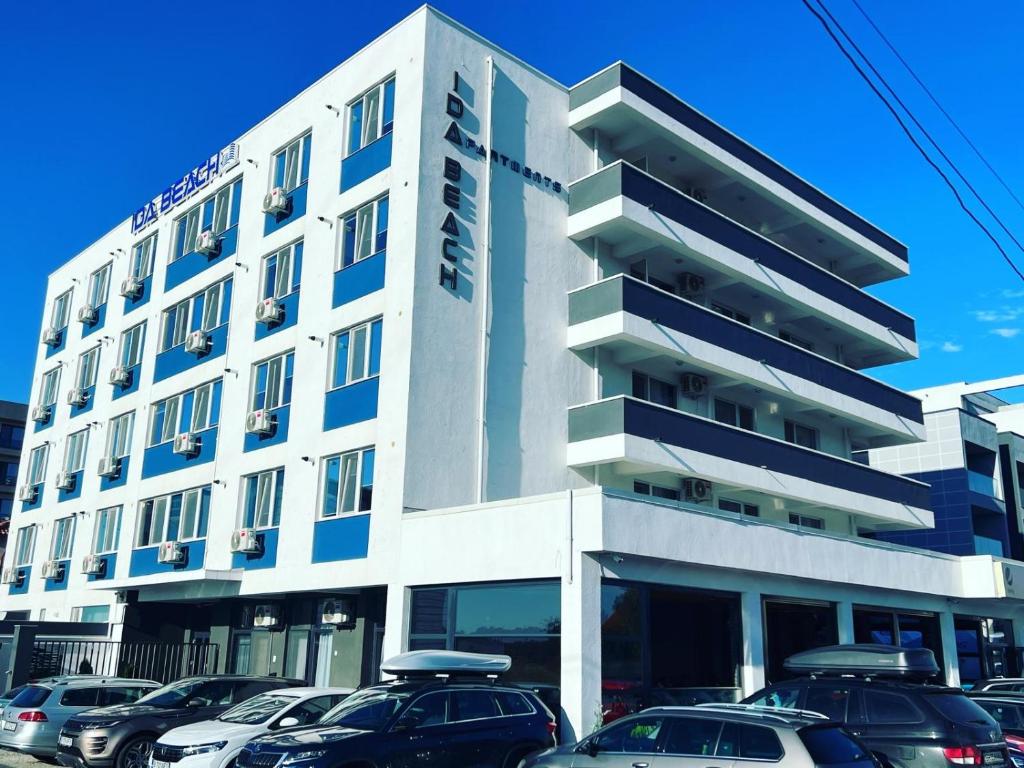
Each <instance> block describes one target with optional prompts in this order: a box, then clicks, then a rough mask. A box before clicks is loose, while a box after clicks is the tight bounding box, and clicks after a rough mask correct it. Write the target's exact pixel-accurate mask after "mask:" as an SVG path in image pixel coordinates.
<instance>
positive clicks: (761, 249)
mask: <svg viewBox="0 0 1024 768" xmlns="http://www.w3.org/2000/svg"><path fill="white" fill-rule="evenodd" d="M619 196H622V197H626V198H629V199H630V200H632V201H634V202H636V203H639V204H640V205H642V206H644V207H646V208H652V209H653V210H654V211H656V212H657V214H658V215H659V216H667V217H668V218H670V219H672V220H673V221H675V222H677V223H678V224H680V225H681V226H684V227H686V228H688V229H691V230H693V231H694V232H697V233H698V234H700V235H703V236H704V237H706V238H708V239H710V240H712V241H714V242H716V243H719V244H720V245H723V246H725V247H726V248H729V249H730V250H732V251H735V252H736V253H739V254H742V255H743V256H746V257H748V258H750V259H752V260H754V261H756V262H758V263H759V264H760V265H761V266H762V267H764V268H767V269H770V270H773V271H774V272H777V273H778V274H780V275H784V276H785V277H788V278H789V279H790V280H793V281H794V282H797V283H799V284H800V285H803V286H805V287H806V288H809V289H810V290H812V291H814V292H815V293H818V294H820V295H821V296H824V297H826V298H828V299H830V300H832V301H833V302H835V303H836V304H839V305H841V306H844V307H847V308H849V309H851V310H853V311H854V312H856V313H858V314H860V315H861V316H863V317H865V318H867V319H868V320H871V321H873V322H875V323H878V324H879V325H881V326H883V327H884V328H888V329H890V330H892V331H893V332H895V333H897V334H899V335H900V336H903V337H904V338H906V339H910V340H914V338H915V332H914V321H913V319H912V318H911V317H909V316H908V315H905V314H903V313H902V312H900V311H899V310H897V309H894V308H893V307H890V306H889V305H888V304H886V303H885V302H883V301H879V300H878V299H876V298H875V297H874V296H871V295H870V294H868V293H865V292H864V291H862V290H861V289H860V288H858V287H856V286H855V285H853V284H851V283H848V282H846V281H845V280H843V279H842V278H841V277H838V276H836V275H834V274H832V273H831V272H828V271H827V270H824V269H822V268H821V267H819V266H817V265H816V264H812V263H811V262H809V261H807V260H806V259H804V258H802V257H801V256H798V255H797V254H795V253H793V252H792V251H789V250H787V249H785V248H783V247H782V246H781V245H778V244H776V243H774V242H772V241H771V240H769V239H768V238H766V237H763V236H761V235H759V234H758V233H756V232H754V231H753V230H751V229H748V228H747V227H744V226H743V225H742V224H738V223H737V222H735V221H733V220H732V219H729V218H728V217H726V216H723V215H722V214H720V213H718V212H717V211H715V210H713V209H711V208H708V207H707V206H706V205H703V204H702V203H699V202H697V201H696V200H694V199H693V198H691V197H688V196H687V195H684V194H683V193H682V192H680V191H678V190H676V189H674V188H673V187H670V186H669V185H668V184H665V183H664V182H662V181H659V180H658V179H656V178H654V177H653V176H650V175H649V174H646V173H644V172H643V171H641V170H640V169H638V168H635V167H633V166H632V165H629V164H628V163H623V162H616V163H613V164H612V165H609V166H607V167H605V168H602V169H601V170H600V171H598V172H596V173H593V174H591V175H590V176H587V177H585V178H582V179H580V180H579V181H576V182H574V183H573V184H572V185H571V186H570V187H569V214H570V215H572V214H574V213H580V212H581V211H585V210H587V209H589V208H592V207H593V206H595V205H597V204H598V203H602V202H605V201H606V200H611V199H614V198H616V197H619Z"/></svg>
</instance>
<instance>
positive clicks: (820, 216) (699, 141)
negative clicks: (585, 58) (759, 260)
mask: <svg viewBox="0 0 1024 768" xmlns="http://www.w3.org/2000/svg"><path fill="white" fill-rule="evenodd" d="M569 107H570V110H571V111H570V114H569V123H570V126H571V127H572V128H573V129H574V130H575V131H577V132H578V133H579V134H580V135H581V136H583V137H584V138H585V139H588V140H591V141H593V142H594V143H595V145H596V146H595V149H597V150H599V151H600V152H601V154H602V156H604V157H606V158H609V157H611V158H615V157H621V158H624V159H634V158H639V157H642V158H643V159H644V161H645V162H646V163H647V165H648V167H649V169H650V171H651V172H652V173H654V174H655V175H656V176H659V177H660V178H667V177H669V176H671V177H674V178H677V179H679V180H680V181H683V182H685V183H687V185H688V186H695V187H700V188H703V189H705V190H708V191H709V194H710V200H711V204H712V205H713V206H714V207H716V208H718V209H719V210H722V211H723V212H724V213H726V214H727V215H729V216H730V218H735V219H737V220H740V221H744V223H747V224H748V226H751V228H753V229H758V230H759V231H769V232H771V233H772V237H776V238H778V239H779V240H780V241H783V242H785V243H786V245H787V247H789V248H791V249H792V250H794V251H796V252H797V253H800V254H802V255H804V256H806V257H808V258H811V259H812V260H817V261H818V263H820V264H822V265H823V266H825V265H828V264H829V263H830V262H831V263H834V264H835V265H836V267H837V269H838V270H839V271H840V273H841V274H842V275H843V276H844V277H845V278H846V279H847V280H850V282H853V283H855V284H857V285H870V284H872V283H877V282H881V281H883V280H889V279H892V278H894V277H901V276H903V275H906V274H907V272H908V270H909V267H908V264H907V249H906V246H905V245H903V244H902V243H900V242H899V241H897V240H896V239H895V238H893V237H891V236H890V235H888V234H886V233H885V232H883V231H882V230H881V229H879V228H878V227H876V226H874V225H873V224H871V223H870V222H868V221H866V220H865V219H863V218H862V217H860V216H858V215H857V214H856V213H854V212H853V211H851V210H849V209H848V208H846V207H844V206H843V205H841V204H840V203H838V202H836V201H835V200H833V199H832V198H831V197H829V196H828V195H826V194H825V193H824V192H822V191H821V190H819V189H818V188H816V187H814V186H813V185H812V184H809V183H808V182H807V181H805V180H804V179H802V178H800V177H799V176H797V175H796V174H795V173H793V172H792V171H790V170H788V169H787V168H785V167H783V166H782V165H780V164H779V163H778V162H776V161H775V160H773V159H772V158H770V157H768V156H767V155H765V154H763V153H762V152H760V151H758V150H757V149H755V148H754V147H752V146H751V145H749V144H747V143H746V142H745V141H743V140H742V139H740V138H739V137H737V136H736V135H734V134H732V133H730V132H729V131H728V130H727V129H725V128H723V127H722V126H720V125H718V124H717V123H715V122H714V121H712V120H710V119H709V118H707V117H706V116H705V115H703V114H701V113H700V112H698V111H697V110H695V109H694V108H693V107H691V106H689V105H687V104H686V103H684V102H683V101H681V100H680V99H678V98H677V97H676V96H674V95H673V94H672V93H670V92H668V91H666V90H665V89H664V88H662V87H661V86H659V85H657V84H656V83H654V82H653V81H651V80H649V79H647V78H646V77H644V76H643V75H641V74H639V73H638V72H636V71H635V70H632V69H630V68H629V67H628V66H626V65H624V64H621V63H619V64H614V65H612V66H611V67H608V68H607V69H605V70H603V71H602V72H599V73H598V74H596V75H594V76H593V77H590V78H588V79H587V80H585V81H583V82H582V83H580V84H578V85H576V86H575V87H573V88H571V89H570V92H569Z"/></svg>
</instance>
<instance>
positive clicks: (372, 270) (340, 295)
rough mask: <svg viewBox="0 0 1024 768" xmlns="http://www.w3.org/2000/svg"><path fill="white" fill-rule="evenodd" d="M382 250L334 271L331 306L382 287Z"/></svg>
mask: <svg viewBox="0 0 1024 768" xmlns="http://www.w3.org/2000/svg"><path fill="white" fill-rule="evenodd" d="M385 262H386V254H385V252H384V251H381V252H380V253H375V254H374V255H373V256H369V257H367V258H365V259H363V260H362V261H357V262H356V263H355V264H351V265H349V266H347V267H345V268H344V269H339V270H338V271H337V272H335V273H334V300H333V301H332V302H331V306H332V307H340V306H341V305H342V304H347V303H348V302H350V301H354V300H355V299H358V298H360V297H361V296H366V295H368V294H371V293H373V292H374V291H379V290H381V289H383V288H384V267H385V266H386V263H385Z"/></svg>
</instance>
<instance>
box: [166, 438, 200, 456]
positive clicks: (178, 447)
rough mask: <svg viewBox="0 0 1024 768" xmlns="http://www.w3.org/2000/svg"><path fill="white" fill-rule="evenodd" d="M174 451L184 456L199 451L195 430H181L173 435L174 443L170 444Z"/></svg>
mask: <svg viewBox="0 0 1024 768" xmlns="http://www.w3.org/2000/svg"><path fill="white" fill-rule="evenodd" d="M171 450H172V451H174V453H180V454H182V455H184V456H191V455H193V454H195V453H197V452H198V451H199V438H198V437H196V434H195V432H181V433H179V434H177V435H175V436H174V445H173V446H171Z"/></svg>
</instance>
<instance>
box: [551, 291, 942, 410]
mask: <svg viewBox="0 0 1024 768" xmlns="http://www.w3.org/2000/svg"><path fill="white" fill-rule="evenodd" d="M618 312H627V313H629V314H632V315H635V316H637V317H642V318H644V319H646V320H650V321H652V322H657V323H658V325H660V326H663V327H666V328H671V329H673V330H675V331H678V332H680V333H684V334H687V335H689V336H694V337H696V338H698V339H701V340H702V341H705V342H708V343H710V344H714V345H715V346H717V347H719V348H721V349H725V350H729V351H730V352H736V353H739V354H741V355H743V356H744V357H748V358H751V359H753V360H760V361H761V362H762V363H764V364H765V365H767V366H769V367H770V368H774V369H777V370H780V371H785V372H786V373H789V374H792V375H793V376H799V377H800V378H802V379H805V380H806V381H810V382H812V383H814V384H817V385H819V386H821V387H824V388H825V389H829V390H834V391H836V392H839V393H841V394H843V395H846V396H848V397H851V398H853V399H855V400H859V401H861V402H863V403H867V404H869V405H873V406H875V407H877V408H880V409H882V410H883V411H888V412H890V413H895V414H896V415H898V416H900V417H902V418H904V419H906V420H908V421H911V422H913V423H915V424H924V417H923V416H922V414H921V401H920V400H918V399H917V398H916V397H912V396H911V395H908V394H906V393H905V392H901V391H900V390H898V389H896V388H895V387H890V386H889V385H887V384H883V383H882V382H880V381H877V380H876V379H873V378H871V377H870V376H865V375H864V374H862V373H858V372H857V371H854V370H852V369H851V368H847V367H846V366H845V365H840V364H839V363H836V362H833V361H831V360H828V359H826V358H824V357H821V356H820V355H816V354H814V353H813V352H808V351H806V350H804V349H801V348H800V347H797V346H795V345H793V344H789V343H787V342H785V341H783V340H782V339H779V338H777V337H775V336H772V335H771V334H768V333H764V332H763V331H759V330H757V329H755V328H752V327H750V326H749V325H745V324H743V323H739V322H736V321H735V320H730V319H729V318H727V317H725V316H723V315H720V314H719V313H717V312H715V311H713V310H710V309H706V308H705V307H702V306H700V305H698V304H694V303H693V302H691V301H687V300H685V299H681V298H679V297H678V296H673V295H672V294H670V293H666V292H665V291H661V290H658V289H657V288H655V287H654V286H651V285H648V284H647V283H645V282H642V281H640V280H636V279H634V278H632V277H629V276H626V275H619V276H618V277H614V278H611V279H609V280H604V281H602V282H600V283H597V284H595V285H592V286H589V287H587V288H584V289H583V290H579V291H574V292H573V293H571V294H569V325H576V324H578V323H584V322H587V321H588V320H593V319H595V318H598V317H605V316H607V315H610V314H614V313H618Z"/></svg>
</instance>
